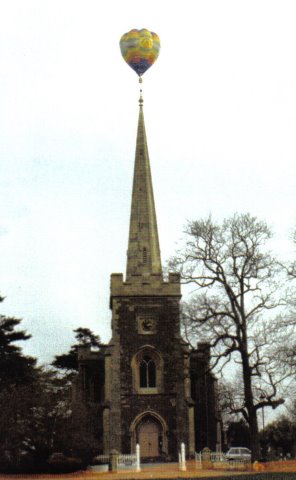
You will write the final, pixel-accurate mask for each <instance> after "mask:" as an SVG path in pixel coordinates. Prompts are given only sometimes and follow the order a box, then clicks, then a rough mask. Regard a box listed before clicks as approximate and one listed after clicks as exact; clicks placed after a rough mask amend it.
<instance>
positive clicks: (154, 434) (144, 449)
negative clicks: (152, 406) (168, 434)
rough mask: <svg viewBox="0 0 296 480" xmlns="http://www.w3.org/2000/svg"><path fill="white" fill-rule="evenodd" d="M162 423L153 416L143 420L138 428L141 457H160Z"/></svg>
mask: <svg viewBox="0 0 296 480" xmlns="http://www.w3.org/2000/svg"><path fill="white" fill-rule="evenodd" d="M160 428H161V427H160V425H159V423H158V422H156V421H155V420H154V419H153V418H152V417H146V418H144V419H143V420H142V422H141V423H140V425H139V429H138V438H139V444H140V452H141V453H140V455H141V457H146V458H148V457H151V458H152V457H159V456H160V452H159V444H160V438H161V437H160Z"/></svg>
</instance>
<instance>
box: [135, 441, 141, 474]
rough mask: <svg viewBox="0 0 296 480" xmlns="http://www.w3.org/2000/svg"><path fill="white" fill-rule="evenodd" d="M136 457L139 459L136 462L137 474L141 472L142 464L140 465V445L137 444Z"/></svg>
mask: <svg viewBox="0 0 296 480" xmlns="http://www.w3.org/2000/svg"><path fill="white" fill-rule="evenodd" d="M136 457H137V460H136V472H140V471H141V464H140V461H141V460H140V445H139V444H138V443H137V445H136Z"/></svg>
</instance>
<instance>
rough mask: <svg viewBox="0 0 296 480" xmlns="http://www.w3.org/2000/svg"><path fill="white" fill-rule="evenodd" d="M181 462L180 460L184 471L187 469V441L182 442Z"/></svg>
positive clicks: (181, 468)
mask: <svg viewBox="0 0 296 480" xmlns="http://www.w3.org/2000/svg"><path fill="white" fill-rule="evenodd" d="M180 457H181V462H180V470H182V471H183V472H184V471H185V470H186V453H185V443H183V442H182V443H181V455H180Z"/></svg>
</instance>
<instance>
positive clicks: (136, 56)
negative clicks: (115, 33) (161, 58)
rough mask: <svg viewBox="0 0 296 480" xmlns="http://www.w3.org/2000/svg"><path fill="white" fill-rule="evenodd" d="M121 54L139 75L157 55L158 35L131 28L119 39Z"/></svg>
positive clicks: (158, 48)
mask: <svg viewBox="0 0 296 480" xmlns="http://www.w3.org/2000/svg"><path fill="white" fill-rule="evenodd" d="M119 44H120V50H121V54H122V56H123V58H124V60H125V61H126V63H127V64H128V65H129V66H130V67H131V68H132V69H133V70H134V71H135V72H136V73H137V74H138V75H139V77H141V76H142V75H143V73H145V72H146V70H148V68H149V67H151V65H153V63H154V62H155V60H156V59H157V57H158V54H159V50H160V41H159V37H158V35H156V33H154V32H149V30H146V28H142V30H136V29H133V30H131V31H130V32H128V33H125V34H124V35H122V37H121V39H120V43H119Z"/></svg>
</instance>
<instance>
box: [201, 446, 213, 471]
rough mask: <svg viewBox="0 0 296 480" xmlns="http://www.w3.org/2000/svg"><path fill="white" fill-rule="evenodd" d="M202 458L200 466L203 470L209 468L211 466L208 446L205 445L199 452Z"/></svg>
mask: <svg viewBox="0 0 296 480" xmlns="http://www.w3.org/2000/svg"><path fill="white" fill-rule="evenodd" d="M201 458H202V468H203V469H204V470H209V469H211V468H212V467H213V465H212V462H211V450H210V449H209V448H208V447H205V448H204V449H203V450H202V452H201Z"/></svg>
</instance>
